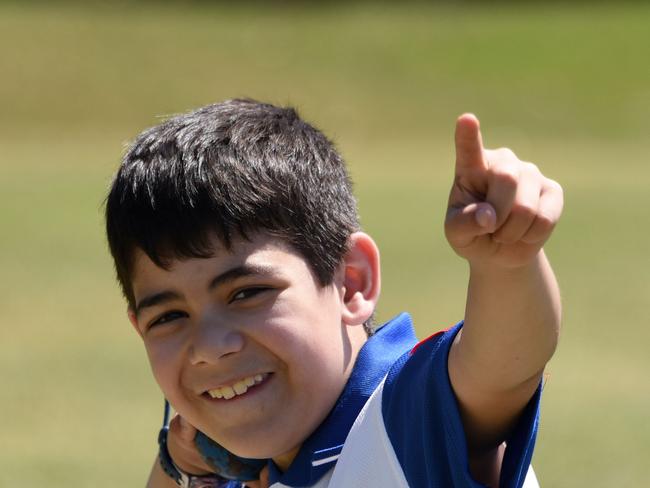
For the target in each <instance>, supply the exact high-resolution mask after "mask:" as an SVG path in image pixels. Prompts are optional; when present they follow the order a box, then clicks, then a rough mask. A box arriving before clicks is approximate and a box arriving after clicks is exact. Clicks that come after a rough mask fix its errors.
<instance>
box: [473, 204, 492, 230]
mask: <svg viewBox="0 0 650 488" xmlns="http://www.w3.org/2000/svg"><path fill="white" fill-rule="evenodd" d="M491 220H492V209H490V208H489V207H479V208H478V209H477V210H476V222H478V225H480V226H481V227H489V225H490V222H491Z"/></svg>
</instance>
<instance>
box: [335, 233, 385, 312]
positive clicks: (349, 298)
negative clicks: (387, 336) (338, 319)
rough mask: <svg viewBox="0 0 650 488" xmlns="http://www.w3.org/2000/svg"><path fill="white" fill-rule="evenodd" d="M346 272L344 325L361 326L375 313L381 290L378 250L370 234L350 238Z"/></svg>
mask: <svg viewBox="0 0 650 488" xmlns="http://www.w3.org/2000/svg"><path fill="white" fill-rule="evenodd" d="M343 268H344V269H343V314H342V318H343V322H344V323H346V324H347V325H361V324H363V323H364V322H365V321H366V320H368V319H369V318H370V316H371V315H372V313H373V312H374V310H375V306H376V304H377V300H378V299H379V292H380V289H381V280H380V266H379V249H378V248H377V245H376V244H375V241H373V240H372V238H371V237H370V236H369V235H368V234H365V233H363V232H355V233H354V234H352V235H351V236H350V238H349V240H348V251H347V253H346V255H345V258H344V261H343Z"/></svg>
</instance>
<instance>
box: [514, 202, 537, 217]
mask: <svg viewBox="0 0 650 488" xmlns="http://www.w3.org/2000/svg"><path fill="white" fill-rule="evenodd" d="M511 213H512V214H513V215H514V216H516V217H519V218H520V219H522V220H532V219H534V218H535V217H536V216H537V208H535V207H533V206H532V205H529V204H524V203H518V204H516V205H513V207H512V210H511Z"/></svg>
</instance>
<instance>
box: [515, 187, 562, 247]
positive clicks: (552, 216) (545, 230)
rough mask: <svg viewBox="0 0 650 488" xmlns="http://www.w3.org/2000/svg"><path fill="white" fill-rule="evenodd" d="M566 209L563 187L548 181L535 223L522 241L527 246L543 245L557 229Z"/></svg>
mask: <svg viewBox="0 0 650 488" xmlns="http://www.w3.org/2000/svg"><path fill="white" fill-rule="evenodd" d="M563 207H564V194H563V191H562V187H561V186H560V185H559V184H558V183H557V182H555V181H553V180H548V179H547V180H546V183H545V184H544V186H543V187H542V193H541V195H540V197H539V208H538V211H537V215H536V217H535V220H534V222H533V223H532V224H531V226H530V227H529V229H528V230H527V231H526V234H524V236H523V237H522V238H521V240H522V241H523V242H525V243H527V244H536V243H542V242H544V241H546V239H548V237H549V236H550V235H551V232H553V229H554V228H555V225H556V224H557V222H558V220H560V216H561V215H562V208H563Z"/></svg>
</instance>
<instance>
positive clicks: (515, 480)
mask: <svg viewBox="0 0 650 488" xmlns="http://www.w3.org/2000/svg"><path fill="white" fill-rule="evenodd" d="M461 326H462V323H460V324H458V325H456V326H455V327H453V328H451V329H449V330H447V331H445V332H442V333H440V334H437V335H435V336H432V337H431V338H429V339H428V340H426V341H424V342H422V343H420V344H419V345H418V346H417V348H416V349H415V350H414V351H413V352H412V353H407V354H405V355H404V356H402V357H401V358H400V359H399V360H398V361H397V362H396V363H395V364H394V365H393V367H392V368H391V370H390V372H389V373H388V376H387V378H386V382H385V385H384V392H383V398H382V413H383V416H384V423H385V424H386V431H387V433H388V437H389V439H390V441H391V444H392V445H393V449H394V450H395V454H396V455H397V459H398V460H399V462H400V465H401V466H402V469H403V471H404V475H405V476H406V480H407V481H408V484H409V487H411V488H424V487H476V488H478V487H482V486H483V485H482V484H480V483H477V482H476V481H474V480H473V479H472V477H471V475H470V473H469V460H468V456H467V445H466V441H465V432H464V430H463V425H462V422H461V419H460V413H459V410H458V403H457V401H456V397H455V395H454V393H453V391H452V388H451V383H450V381H449V375H448V371H447V357H448V355H449V348H450V347H451V344H452V342H453V340H454V337H455V336H456V334H457V333H458V331H459V330H460V328H461ZM540 396H541V388H538V390H537V392H536V393H535V395H534V396H533V398H532V399H531V400H530V402H529V404H528V405H527V406H526V409H525V410H524V412H523V414H522V416H521V418H520V420H519V422H518V424H517V426H516V428H515V429H514V430H513V432H512V434H511V435H510V437H509V438H508V439H507V440H506V444H507V447H506V452H505V457H504V459H503V464H502V467H501V482H500V486H501V488H515V487H520V486H521V485H522V484H523V483H524V480H525V478H526V473H527V471H528V466H529V465H530V461H531V458H532V454H533V447H534V444H535V436H536V434H537V424H538V419H539V401H540Z"/></svg>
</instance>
